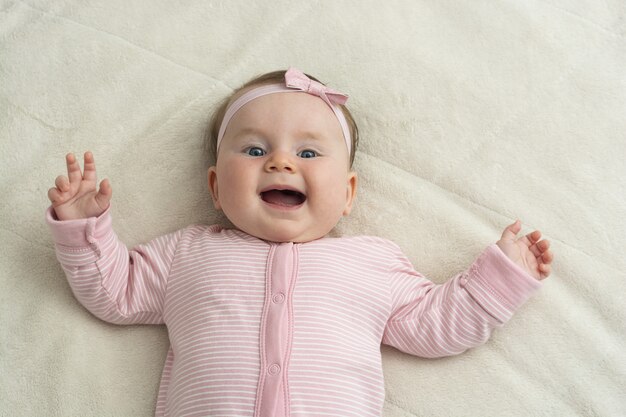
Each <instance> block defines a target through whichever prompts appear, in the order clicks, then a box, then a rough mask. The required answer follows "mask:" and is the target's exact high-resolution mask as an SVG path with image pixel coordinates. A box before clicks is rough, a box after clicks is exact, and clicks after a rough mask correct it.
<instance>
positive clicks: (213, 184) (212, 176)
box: [207, 166, 222, 210]
mask: <svg viewBox="0 0 626 417" xmlns="http://www.w3.org/2000/svg"><path fill="white" fill-rule="evenodd" d="M207 178H208V182H209V191H210V192H211V198H213V206H215V210H221V209H222V206H221V205H220V200H219V193H218V189H217V171H216V169H215V166H212V167H210V168H209V171H208V173H207Z"/></svg>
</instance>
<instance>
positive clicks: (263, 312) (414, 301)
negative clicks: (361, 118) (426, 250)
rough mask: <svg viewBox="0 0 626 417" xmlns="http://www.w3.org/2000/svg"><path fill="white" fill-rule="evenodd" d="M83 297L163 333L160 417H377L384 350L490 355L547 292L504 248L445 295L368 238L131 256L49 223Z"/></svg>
mask: <svg viewBox="0 0 626 417" xmlns="http://www.w3.org/2000/svg"><path fill="white" fill-rule="evenodd" d="M46 219H47V222H48V224H49V226H50V228H51V231H52V234H53V237H54V240H55V246H56V251H57V257H58V259H59V261H60V262H61V265H62V267H63V269H64V271H65V273H66V275H67V278H68V280H69V282H70V285H71V287H72V290H73V292H74V294H75V296H76V297H77V299H78V300H79V301H80V302H81V303H82V304H83V305H84V306H85V307H86V308H87V309H88V310H89V311H91V312H92V313H93V314H94V315H96V316H97V317H99V318H101V319H102V320H105V321H107V322H111V323H117V324H140V323H143V324H165V325H166V326H167V329H168V334H169V339H170V349H169V352H168V355H167V359H166V362H165V366H164V369H163V374H162V378H161V384H160V388H159V394H158V399H157V404H156V416H159V417H161V416H175V417H182V416H223V417H227V416H228V417H233V416H251V417H252V416H255V417H257V416H259V417H286V416H292V417H304V416H316V417H319V416H337V417H365V416H378V417H380V416H381V415H382V407H383V401H384V382H383V373H382V367H381V354H380V345H381V343H384V344H386V345H390V346H394V347H395V348H397V349H399V350H401V351H403V352H407V353H409V354H412V355H418V356H422V357H429V358H432V357H440V356H447V355H454V354H458V353H461V352H463V351H465V350H467V349H468V348H471V347H473V346H477V345H480V344H482V343H484V342H485V341H486V340H487V338H488V337H489V335H490V333H491V331H492V330H493V329H494V328H495V327H499V326H501V325H502V324H503V323H504V322H506V321H507V320H508V319H509V318H510V317H511V316H512V314H513V312H514V310H515V309H516V308H517V307H519V306H520V305H521V304H523V303H524V302H525V301H526V300H527V299H528V298H529V297H530V296H531V295H532V293H534V292H535V290H537V289H538V288H539V287H540V285H541V284H540V282H539V281H537V280H535V279H534V278H532V277H531V276H529V275H527V274H526V273H525V272H524V271H523V270H522V269H521V268H519V267H518V266H517V265H515V264H513V263H512V262H511V261H510V260H509V259H508V258H507V257H506V256H505V255H504V254H503V253H502V252H501V251H500V249H499V248H498V247H497V246H496V245H492V246H489V247H488V248H487V249H486V250H485V251H484V252H483V253H482V254H481V255H480V256H479V257H478V258H477V259H476V261H474V263H473V264H472V265H471V266H470V268H469V269H468V270H466V271H465V272H462V273H460V274H459V275H457V276H456V277H454V278H453V279H451V280H449V281H448V282H446V283H445V284H442V285H435V284H433V283H432V282H431V281H429V280H427V279H426V278H424V277H423V276H422V275H421V274H419V273H418V272H416V271H415V269H414V268H413V266H412V265H411V263H410V262H409V260H408V259H407V258H406V256H404V255H403V254H402V252H401V250H400V249H399V248H398V246H396V245H395V244H393V243H392V242H390V241H388V240H385V239H381V238H376V237H369V236H360V237H345V238H323V239H319V240H315V241H311V242H307V243H296V244H294V243H271V242H266V241H263V240H260V239H257V238H255V237H252V236H250V235H247V234H246V233H244V232H241V231H239V230H236V229H224V228H222V227H220V226H215V225H214V226H204V225H194V226H189V227H187V228H185V229H182V230H179V231H177V232H174V233H171V234H168V235H165V236H162V237H159V238H156V239H154V240H152V241H151V242H149V243H147V244H143V245H138V246H136V247H135V248H134V249H132V250H128V249H127V248H126V246H125V245H124V244H122V243H121V242H120V241H119V239H118V238H117V236H116V235H115V233H114V231H113V229H112V227H111V216H110V214H109V210H107V211H105V212H104V213H103V214H102V215H100V216H99V217H97V218H88V219H81V220H71V221H58V220H57V219H56V217H55V215H54V211H53V210H52V209H51V208H49V209H48V211H47V213H46Z"/></svg>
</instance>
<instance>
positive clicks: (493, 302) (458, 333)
mask: <svg viewBox="0 0 626 417" xmlns="http://www.w3.org/2000/svg"><path fill="white" fill-rule="evenodd" d="M391 264H392V265H393V267H392V271H391V272H392V273H391V277H390V285H391V301H392V305H391V310H392V311H391V316H390V317H389V319H388V321H387V327H386V329H385V334H384V337H383V343H384V344H388V345H391V346H394V347H396V348H398V349H400V350H402V351H403V352H407V353H410V354H413V355H417V356H422V357H440V356H449V355H455V354H458V353H461V352H464V351H465V350H467V349H469V348H472V347H475V346H479V345H481V344H483V343H484V342H485V341H487V339H488V338H489V336H490V335H491V332H492V331H493V329H494V328H496V327H500V326H502V325H503V324H504V323H505V322H507V321H508V320H509V319H510V318H511V317H512V315H513V313H514V312H515V311H516V310H517V309H518V308H519V307H520V306H521V305H522V304H523V303H524V302H525V301H526V300H527V299H528V298H530V296H531V295H532V294H534V292H535V291H536V290H537V289H539V287H540V286H541V283H540V281H539V280H538V279H536V278H534V277H532V276H530V275H529V274H528V272H527V271H525V270H524V269H522V267H520V266H519V265H518V264H517V263H515V262H513V261H512V260H511V259H510V258H509V257H508V256H507V255H505V254H504V253H503V251H502V250H501V249H499V246H498V245H496V244H493V245H491V246H489V247H488V248H487V249H486V250H485V251H484V252H483V253H482V254H481V255H480V256H479V257H478V258H477V259H476V260H475V261H474V262H473V264H472V265H471V266H470V267H469V268H468V269H467V270H466V271H465V272H463V273H461V274H459V275H457V276H455V277H454V278H452V279H451V280H449V281H448V282H446V283H444V284H441V285H436V284H434V283H432V282H431V281H429V280H428V279H426V278H425V277H423V276H422V275H421V274H419V273H418V272H416V271H415V269H414V268H413V266H412V265H411V263H410V262H409V261H408V259H406V257H405V256H404V255H403V254H402V253H401V252H400V251H399V249H398V250H397V252H396V256H395V260H393V261H391Z"/></svg>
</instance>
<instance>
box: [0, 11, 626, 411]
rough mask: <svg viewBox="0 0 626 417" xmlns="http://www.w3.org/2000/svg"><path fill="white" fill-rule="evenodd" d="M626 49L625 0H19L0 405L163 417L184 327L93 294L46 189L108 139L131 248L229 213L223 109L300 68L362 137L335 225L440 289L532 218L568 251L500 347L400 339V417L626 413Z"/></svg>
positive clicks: (1, 25)
mask: <svg viewBox="0 0 626 417" xmlns="http://www.w3.org/2000/svg"><path fill="white" fill-rule="evenodd" d="M88 3H90V4H88ZM625 45H626V5H625V3H624V2H623V0H606V1H602V2H595V1H585V0H572V1H565V0H545V1H538V0H529V1H513V0H510V1H501V2H495V1H494V2H478V1H476V2H463V1H457V2H454V1H442V2H440V1H413V0H395V1H385V2H379V1H373V0H367V1H364V0H362V1H356V0H355V1H332V2H331V1H320V0H318V1H301V2H290V1H286V0H285V1H272V2H266V1H228V0H221V1H220V0H215V1H202V2H201V1H196V2H191V1H182V2H179V1H166V0H161V1H144V2H137V1H125V0H113V1H102V2H97V1H93V2H84V1H79V0H66V1H61V0H59V1H44V0H23V1H11V0H5V1H0V149H1V155H2V163H1V165H0V187H1V188H0V191H1V194H0V195H1V199H2V204H1V205H0V217H1V222H2V223H1V231H0V239H1V240H0V245H1V248H2V254H1V255H0V415H1V416H146V417H147V416H151V415H152V414H153V408H154V403H155V398H156V391H157V386H158V383H159V377H160V372H161V367H162V365H163V361H164V358H165V353H166V349H167V345H168V340H167V333H166V331H165V329H164V328H163V327H147V326H137V327H117V326H114V325H109V324H106V323H103V322H101V321H99V320H98V319H96V318H94V317H93V316H91V315H90V314H89V313H88V312H87V311H86V310H85V309H84V308H83V307H81V306H80V305H79V304H78V303H77V302H76V300H75V299H74V298H73V296H72V294H71V291H70V289H69V286H68V284H67V283H66V280H65V278H64V275H63V272H62V270H61V267H60V266H59V265H58V263H57V261H56V259H55V254H54V250H53V244H52V241H51V238H50V235H49V233H48V230H47V227H46V225H45V223H44V220H43V219H44V216H43V214H44V210H45V208H46V207H47V206H48V201H47V196H46V194H47V190H48V188H49V187H51V186H53V184H54V179H55V177H56V176H57V175H59V174H62V173H63V172H64V169H65V167H64V159H63V158H64V155H65V154H66V153H67V152H69V151H73V152H75V153H76V154H78V155H82V153H83V152H84V151H85V150H91V151H93V152H94V154H95V156H96V162H97V165H98V169H99V174H100V176H101V177H105V176H106V177H108V178H109V179H110V180H111V183H112V186H113V208H112V214H113V216H114V226H115V228H116V231H117V233H118V234H119V235H120V237H121V238H122V239H123V240H124V241H125V242H126V243H127V244H128V245H129V246H133V245H135V244H137V243H140V242H144V241H147V240H149V239H151V238H153V237H155V236H158V235H161V234H163V233H166V232H170V231H173V230H175V229H178V228H181V227H183V226H186V225H188V224H190V223H198V222H200V223H210V222H215V221H219V220H220V217H219V216H218V215H217V214H216V213H215V212H214V211H213V209H212V207H211V203H210V199H209V197H208V193H207V187H206V180H205V178H206V174H205V172H206V167H207V156H206V153H205V152H204V148H203V143H202V134H203V129H204V126H205V124H206V121H207V119H208V116H209V114H210V113H211V111H212V109H213V108H214V106H215V105H216V103H217V102H218V101H219V100H220V99H222V98H223V97H225V96H226V95H227V94H228V93H229V92H230V91H232V89H233V88H234V87H236V86H238V85H240V84H241V83H242V82H244V81H245V80H247V79H249V78H250V77H252V76H253V75H256V74H259V73H262V72H266V71H270V70H274V69H280V68H286V67H288V66H290V65H293V66H295V67H298V68H301V69H302V70H304V71H307V72H309V73H311V74H313V75H315V76H317V77H318V78H320V79H321V80H323V81H325V82H327V83H329V84H330V85H331V86H333V87H336V88H337V89H339V90H341V91H346V92H348V93H349V94H350V95H351V98H350V101H349V105H350V106H351V108H352V110H353V112H354V114H355V116H356V119H357V122H358V123H359V126H360V129H361V133H362V138H361V144H360V148H359V152H358V154H357V160H356V169H357V171H358V173H359V176H360V188H359V194H358V199H357V208H356V210H355V212H354V213H353V214H352V215H351V216H350V217H349V218H346V219H344V220H343V221H342V222H341V224H340V225H339V227H338V230H337V233H344V234H348V235H354V234H372V235H378V236H383V237H386V238H389V239H392V240H394V241H395V242H397V243H398V244H399V245H400V246H401V247H402V248H403V249H404V251H405V252H406V254H407V255H408V256H409V258H410V259H411V260H412V261H413V263H414V265H415V266H416V268H417V269H418V270H420V271H421V272H423V273H424V274H426V275H427V276H429V277H431V279H433V280H434V281H437V282H442V281H444V280H446V279H447V278H448V277H450V276H452V275H454V274H455V273H457V272H459V271H460V270H462V269H464V268H465V267H466V266H467V265H469V263H470V262H471V261H472V260H473V258H474V257H475V256H476V255H477V254H478V253H480V251H481V250H482V249H483V248H484V247H485V246H487V245H488V244H490V243H492V242H494V241H495V240H497V239H498V237H499V234H500V230H501V229H502V228H503V227H504V226H506V225H507V224H508V223H510V222H512V220H514V219H515V218H520V219H521V220H522V221H523V223H524V231H525V232H528V231H529V230H531V229H533V228H538V229H541V230H542V231H543V232H544V234H545V235H546V237H548V238H549V239H550V240H551V241H552V243H553V249H554V252H555V254H556V261H555V264H554V273H553V275H552V276H551V277H550V279H549V280H548V281H547V282H546V283H545V285H544V288H543V289H542V290H541V292H540V293H539V294H538V295H537V296H536V297H535V298H533V299H532V300H531V301H530V302H529V303H527V304H526V305H525V306H524V307H523V308H522V310H521V311H520V312H519V313H518V314H517V315H516V316H515V317H514V318H513V320H512V321H511V322H510V323H509V324H508V325H507V326H505V327H504V328H502V329H499V330H497V331H496V332H495V334H494V335H493V337H492V338H491V339H490V341H489V342H488V343H487V344H486V345H484V346H481V347H479V348H476V349H473V350H471V351H469V352H467V353H465V354H463V355H460V356H457V357H451V358H446V359H440V360H426V359H420V358H416V357H412V356H409V355H406V354H403V353H400V352H398V351H396V350H394V349H392V348H387V347H383V349H382V354H383V357H384V366H385V377H386V392H387V401H386V405H385V409H384V415H385V416H386V417H407V416H472V417H474V416H520V417H521V416H624V415H626V394H625V393H626V354H625V353H624V349H625V348H626V343H625V342H626V335H625V334H626V331H625V330H626V326H625V323H626V309H625V307H624V305H625V303H626V299H625V298H624V296H625V294H626V275H625V271H626V257H625V256H624V252H625V248H626V237H625V236H626V228H625V223H624V219H625V218H626V202H625V196H626V190H625V186H624V179H625V178H626V169H625V167H624V166H625V162H624V161H625V157H626V129H625V128H626V76H625V74H626V47H625ZM81 162H82V158H81Z"/></svg>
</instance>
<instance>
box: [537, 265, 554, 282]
mask: <svg viewBox="0 0 626 417" xmlns="http://www.w3.org/2000/svg"><path fill="white" fill-rule="evenodd" d="M550 273H552V267H551V266H550V265H547V264H539V274H540V275H541V277H540V278H539V279H545V278H548V275H550Z"/></svg>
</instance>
